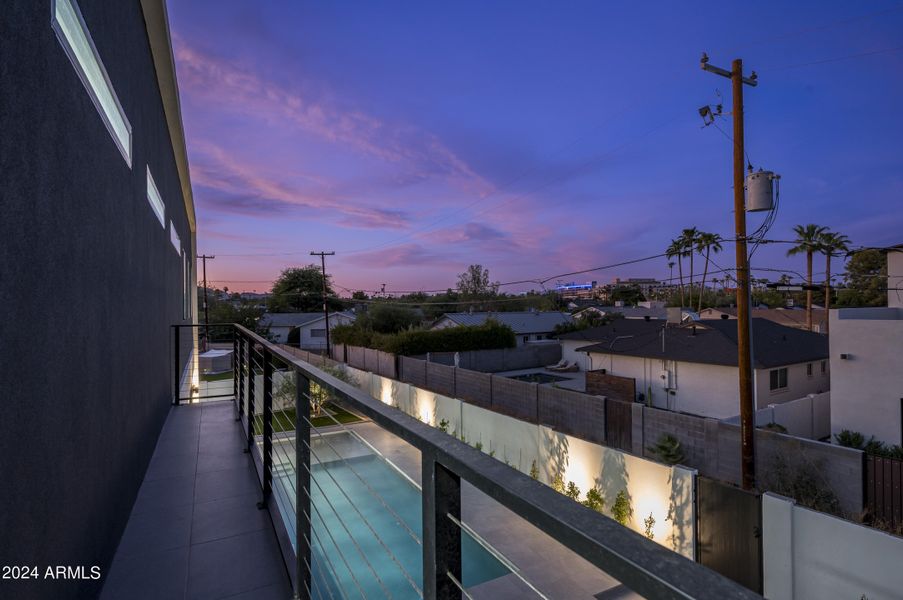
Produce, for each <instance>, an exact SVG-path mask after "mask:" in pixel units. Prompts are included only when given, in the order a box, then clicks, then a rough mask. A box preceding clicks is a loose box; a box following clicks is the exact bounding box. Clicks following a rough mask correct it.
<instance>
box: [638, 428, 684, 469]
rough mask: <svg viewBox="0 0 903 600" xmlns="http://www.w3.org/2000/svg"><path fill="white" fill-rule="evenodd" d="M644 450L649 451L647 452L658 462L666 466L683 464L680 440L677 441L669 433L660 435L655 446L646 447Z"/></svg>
mask: <svg viewBox="0 0 903 600" xmlns="http://www.w3.org/2000/svg"><path fill="white" fill-rule="evenodd" d="M646 449H647V450H649V452H651V453H652V454H653V455H654V456H655V457H656V458H657V459H658V460H660V461H661V462H663V463H665V464H667V465H676V464H678V463H680V462H683V460H684V458H685V456H684V451H683V448H682V447H681V444H680V440H678V439H677V438H676V437H674V436H673V435H671V434H670V433H664V434H662V435H661V437H659V438H658V442H656V443H655V445H653V446H648V447H647V448H646Z"/></svg>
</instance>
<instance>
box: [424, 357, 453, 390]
mask: <svg viewBox="0 0 903 600" xmlns="http://www.w3.org/2000/svg"><path fill="white" fill-rule="evenodd" d="M426 388H427V389H428V390H432V391H434V392H436V393H438V394H442V395H443V396H448V397H449V398H454V397H455V395H456V391H455V368H454V367H449V366H446V365H437V364H436V363H427V364H426Z"/></svg>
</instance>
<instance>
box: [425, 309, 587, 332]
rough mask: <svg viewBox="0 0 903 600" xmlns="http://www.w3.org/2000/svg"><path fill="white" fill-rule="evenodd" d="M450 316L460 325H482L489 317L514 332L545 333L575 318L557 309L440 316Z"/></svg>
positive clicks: (445, 316) (458, 313) (446, 314)
mask: <svg viewBox="0 0 903 600" xmlns="http://www.w3.org/2000/svg"><path fill="white" fill-rule="evenodd" d="M444 318H448V319H450V320H452V321H453V322H455V323H457V324H458V325H482V324H483V323H485V322H486V321H487V320H488V319H493V320H495V321H498V322H499V323H501V324H503V325H507V326H509V327H510V328H511V329H513V330H514V333H517V334H522V333H545V332H548V331H553V330H554V329H555V326H556V325H561V324H563V323H570V322H571V321H572V320H573V319H572V318H571V315H569V314H567V313H561V312H557V311H522V312H473V313H469V312H456V313H445V314H444V315H442V317H440V318H439V321H441V320H442V319H444Z"/></svg>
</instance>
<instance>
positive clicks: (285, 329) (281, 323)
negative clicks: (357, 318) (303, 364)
mask: <svg viewBox="0 0 903 600" xmlns="http://www.w3.org/2000/svg"><path fill="white" fill-rule="evenodd" d="M353 321H354V315H353V314H351V313H346V312H335V313H333V312H331V313H329V329H330V330H331V329H332V328H333V327H335V326H336V325H347V324H348V323H351V322H353ZM258 325H259V327H261V328H267V329H268V332H269V338H270V339H272V340H273V341H275V342H277V343H280V344H288V345H290V346H295V347H299V348H301V349H302V350H311V351H321V350H325V349H326V316H325V315H324V314H323V313H321V312H320V313H265V314H264V315H263V316H262V317H260V321H259V322H258Z"/></svg>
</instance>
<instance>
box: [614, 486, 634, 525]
mask: <svg viewBox="0 0 903 600" xmlns="http://www.w3.org/2000/svg"><path fill="white" fill-rule="evenodd" d="M611 516H612V517H613V518H614V520H615V521H617V522H618V523H620V524H621V525H627V522H628V521H630V517H632V516H633V507H632V506H630V498H629V497H628V496H627V492H626V491H624V490H621V491H620V492H618V496H617V497H616V498H615V503H614V504H612V505H611Z"/></svg>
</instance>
